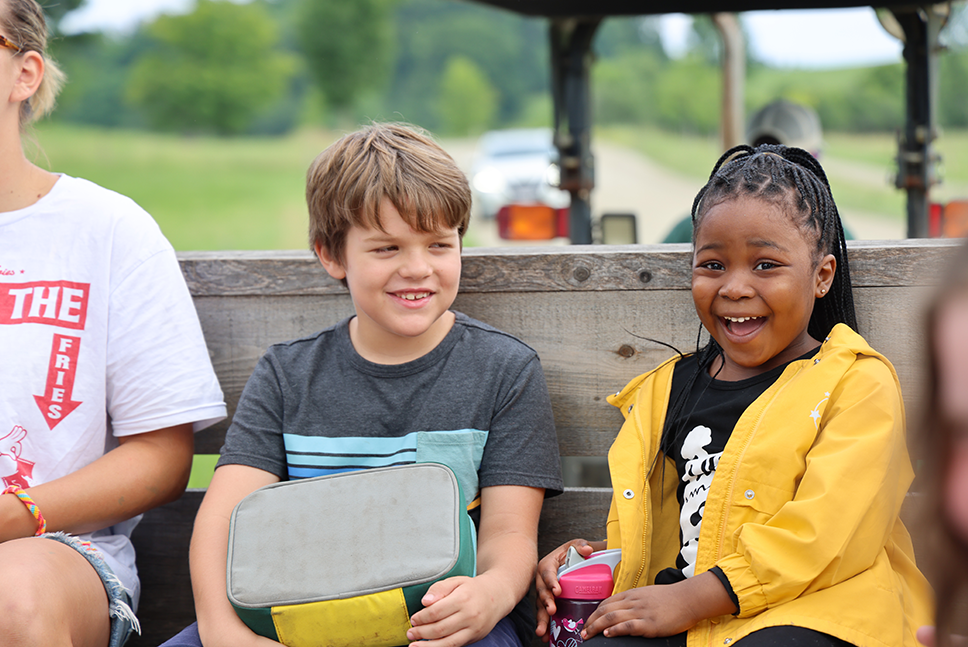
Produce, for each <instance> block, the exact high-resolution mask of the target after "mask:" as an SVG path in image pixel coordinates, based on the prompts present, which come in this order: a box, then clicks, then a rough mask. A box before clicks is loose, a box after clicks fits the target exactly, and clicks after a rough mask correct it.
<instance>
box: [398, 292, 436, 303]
mask: <svg viewBox="0 0 968 647" xmlns="http://www.w3.org/2000/svg"><path fill="white" fill-rule="evenodd" d="M428 296H430V293H429V292H420V293H413V292H411V293H408V294H401V295H400V297H401V298H403V299H406V300H407V301H416V300H417V299H423V298H425V297H428Z"/></svg>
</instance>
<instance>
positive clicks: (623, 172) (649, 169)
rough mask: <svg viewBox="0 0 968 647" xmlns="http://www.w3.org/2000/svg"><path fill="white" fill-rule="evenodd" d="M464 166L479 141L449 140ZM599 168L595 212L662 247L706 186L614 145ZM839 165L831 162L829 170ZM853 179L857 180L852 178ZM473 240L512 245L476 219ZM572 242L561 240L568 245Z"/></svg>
mask: <svg viewBox="0 0 968 647" xmlns="http://www.w3.org/2000/svg"><path fill="white" fill-rule="evenodd" d="M441 143H442V145H443V146H444V148H445V149H446V150H447V152H449V153H450V154H451V155H452V156H453V157H454V159H455V160H456V161H457V163H458V165H460V167H461V168H462V169H464V171H465V172H467V171H469V169H470V166H471V161H472V159H473V155H474V146H475V141H474V140H444V141H443V142H441ZM593 153H594V155H595V166H596V177H595V181H596V186H595V190H594V191H593V193H592V212H593V213H594V214H596V215H600V214H602V213H634V214H636V216H637V219H638V234H639V242H640V243H658V242H661V241H662V239H663V238H664V237H665V236H666V234H667V233H668V232H669V230H670V229H672V227H673V225H675V223H676V222H678V221H679V219H680V218H682V217H684V216H685V215H687V214H688V213H689V209H690V207H691V206H692V201H693V198H695V195H696V192H697V191H698V190H699V189H700V187H701V186H702V184H701V182H700V181H698V180H696V179H694V178H690V177H686V176H682V175H678V174H676V173H674V172H671V171H669V170H667V169H664V168H662V167H661V166H659V165H658V164H656V163H655V162H653V161H652V160H650V159H649V158H647V157H645V156H644V155H642V154H640V153H638V152H636V151H633V150H631V149H628V148H624V147H622V146H618V145H615V144H612V143H608V142H596V143H595V144H594V145H593ZM831 163H833V160H828V161H827V162H825V167H826V166H829V165H830V164H831ZM834 166H836V169H834V168H831V169H830V171H831V172H848V171H849V170H850V169H849V168H847V167H849V166H850V165H849V164H847V163H843V162H839V163H834ZM856 175H858V177H857V178H854V179H855V181H862V180H863V181H865V182H870V183H882V184H883V183H884V182H886V180H885V179H884V178H883V177H881V176H880V175H877V176H876V177H875V175H876V174H873V175H872V174H870V173H867V174H866V175H864V174H863V173H862V172H858V173H856ZM852 177H853V176H852ZM843 216H844V219H845V220H846V221H847V223H848V226H849V228H850V229H851V231H852V232H853V233H854V236H855V237H856V238H859V239H898V238H903V237H904V231H905V228H904V223H903V222H902V221H900V220H898V221H892V220H887V219H884V218H883V217H880V216H878V215H873V214H868V213H863V212H856V211H847V212H844V213H843ZM469 238H470V239H471V240H473V241H475V242H476V244H478V245H480V246H484V247H494V246H503V245H508V244H509V242H508V241H504V240H501V239H500V238H499V237H498V235H497V228H496V225H495V224H494V222H493V221H486V220H480V219H475V221H472V222H471V226H470V231H469ZM565 242H566V241H556V243H558V244H565Z"/></svg>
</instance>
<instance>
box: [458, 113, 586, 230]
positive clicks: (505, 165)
mask: <svg viewBox="0 0 968 647" xmlns="http://www.w3.org/2000/svg"><path fill="white" fill-rule="evenodd" d="M557 159H558V150H557V149H556V148H555V146H554V143H553V142H552V132H551V129H549V128H533V129H509V130H492V131H490V132H488V133H485V134H484V135H482V136H481V139H480V141H479V142H478V149H477V153H476V155H475V158H474V163H473V166H472V168H471V178H470V182H471V192H472V194H473V199H474V210H475V213H477V214H479V215H480V216H481V217H483V218H494V217H495V216H496V215H497V212H498V211H499V210H500V209H501V207H503V206H505V205H509V204H543V205H547V206H549V207H552V208H554V209H562V208H566V207H568V205H569V204H570V203H571V196H570V195H569V194H568V192H567V191H562V190H561V189H559V188H558V180H559V177H560V172H559V169H558V164H557Z"/></svg>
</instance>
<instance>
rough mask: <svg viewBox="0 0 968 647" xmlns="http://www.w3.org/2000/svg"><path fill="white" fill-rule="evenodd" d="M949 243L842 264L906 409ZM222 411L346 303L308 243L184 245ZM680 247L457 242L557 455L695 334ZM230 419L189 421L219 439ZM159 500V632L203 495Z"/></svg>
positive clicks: (603, 501)
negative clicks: (210, 248) (533, 364)
mask: <svg viewBox="0 0 968 647" xmlns="http://www.w3.org/2000/svg"><path fill="white" fill-rule="evenodd" d="M954 245H955V243H953V242H950V241H938V240H931V241H890V242H884V243H879V242H853V243H851V244H850V262H851V278H852V281H853V285H854V298H855V302H856V308H857V318H858V326H859V328H860V332H861V333H862V334H863V335H864V336H865V337H866V339H867V340H868V341H869V342H870V343H871V345H872V346H874V347H875V348H877V349H878V350H880V351H881V352H883V353H884V354H885V355H887V356H888V357H889V358H890V359H891V360H892V362H893V363H894V365H895V367H896V369H897V371H898V374H899V375H900V378H901V383H902V387H903V389H904V393H905V402H906V405H907V408H908V415H909V420H916V416H917V412H918V411H919V404H920V402H921V400H922V398H923V387H922V385H923V379H922V376H923V367H922V358H923V353H924V350H925V349H924V343H923V338H924V334H923V332H924V331H923V323H922V320H921V313H922V309H923V304H924V302H925V300H926V299H927V298H928V296H929V295H930V293H931V290H930V289H929V288H930V285H931V284H932V283H933V282H934V281H935V280H936V279H937V276H938V274H939V272H940V271H942V269H943V268H944V266H945V262H946V259H947V257H949V256H950V254H951V251H952V250H953V247H954ZM180 260H181V264H182V269H183V271H184V273H185V276H186V279H187V281H188V285H189V288H190V290H191V292H192V295H193V297H194V300H195V305H196V308H197V309H198V314H199V317H200V319H201V323H202V328H203V330H204V332H205V337H206V340H207V342H208V346H209V350H210V352H211V356H212V361H213V363H214V366H215V370H216V372H217V373H218V376H219V380H220V382H221V385H222V389H223V391H224V392H225V397H226V402H227V403H228V405H229V414H230V416H231V414H232V413H233V412H234V409H235V405H236V404H237V402H238V399H239V395H240V394H241V391H242V387H243V386H244V385H245V382H246V380H247V379H248V376H249V374H250V373H251V371H252V368H253V367H254V366H255V363H256V361H257V360H258V359H259V357H260V356H261V355H262V353H263V352H264V350H265V349H266V347H268V346H269V345H270V344H273V343H275V342H279V341H284V340H287V339H293V338H296V337H300V336H303V335H306V334H309V333H312V332H315V331H317V330H319V329H321V328H324V327H326V326H329V325H331V324H334V323H336V322H338V321H339V320H341V319H343V318H344V317H347V316H350V315H351V314H352V313H353V306H352V302H351V300H350V297H349V295H348V293H347V292H346V290H345V288H343V286H342V285H341V284H340V283H339V282H337V281H334V280H332V279H330V278H329V277H328V276H327V275H326V273H325V272H324V271H323V269H322V267H321V266H320V265H319V263H318V262H317V261H316V260H315V258H314V257H313V256H312V255H311V254H309V253H308V252H211V253H209V252H193V253H182V254H180ZM690 274H691V252H690V248H689V246H688V245H656V246H634V247H585V246H581V247H554V248H502V249H487V250H477V249H469V250H466V251H465V253H464V261H463V271H462V276H461V290H460V294H459V295H458V297H457V301H456V303H455V304H454V308H455V309H457V310H460V311H462V312H464V313H466V314H468V315H470V316H471V317H474V318H476V319H480V320H482V321H485V322H487V323H489V324H492V325H494V326H496V327H498V328H500V329H502V330H505V331H507V332H509V333H511V334H513V335H516V336H517V337H519V338H520V339H522V340H523V341H525V342H526V343H528V344H529V345H530V346H532V347H533V348H534V349H535V350H536V351H537V352H538V354H539V355H540V357H541V361H542V365H543V367H544V372H545V376H546V378H547V381H548V388H549V390H550V393H551V399H552V406H553V408H554V414H555V424H556V427H557V431H558V443H559V448H560V454H561V455H562V456H603V455H605V454H606V452H607V451H608V447H609V445H610V444H611V442H612V439H613V438H614V437H615V434H616V433H617V432H618V429H619V427H620V426H621V422H622V417H621V414H620V413H619V412H618V411H617V410H616V409H614V408H613V407H611V406H610V405H608V404H607V403H606V402H605V396H606V395H608V394H610V393H613V392H615V391H617V390H618V389H620V388H621V387H622V386H624V385H625V384H626V382H628V381H629V380H630V379H631V378H633V377H635V376H636V375H639V374H640V373H644V372H645V371H648V370H649V369H651V368H653V367H654V366H656V365H657V364H658V363H659V362H661V361H662V360H664V359H666V358H667V357H669V356H670V355H671V354H672V351H670V350H669V349H668V348H666V347H664V346H662V345H660V344H657V343H654V342H652V341H649V339H647V338H650V339H653V340H658V341H661V342H664V343H667V344H671V345H672V346H675V347H676V348H678V349H680V350H682V351H689V350H693V349H695V347H696V336H697V333H698V331H699V321H698V318H697V317H696V314H695V310H694V308H693V304H692V298H691V294H690V292H689V283H690ZM227 428H228V423H227V421H226V422H223V423H220V424H219V425H216V426H214V427H213V428H211V429H208V430H205V431H203V432H201V433H199V434H198V435H197V439H196V450H195V451H196V453H199V454H214V453H218V450H219V448H220V447H221V445H222V440H223V438H224V435H225V430H226V429H227ZM202 494H203V493H202V492H201V491H190V492H188V493H186V495H185V496H183V497H182V499H181V500H179V501H177V502H175V503H173V504H170V505H168V506H164V507H163V508H160V509H157V510H154V511H152V512H150V513H148V514H147V515H146V516H145V520H144V521H143V522H142V524H141V525H140V526H139V527H138V529H137V530H136V534H135V543H136V546H137V549H138V564H139V569H140V571H141V576H142V584H143V593H142V603H141V609H140V612H139V616H140V617H141V619H142V623H143V625H144V632H145V634H144V636H143V637H142V638H141V639H139V640H138V641H136V642H135V643H134V644H136V645H157V644H159V643H160V642H161V641H162V640H164V639H166V638H168V637H170V636H171V635H173V634H174V633H176V632H177V631H178V630H180V629H181V628H182V627H183V626H185V625H186V624H188V623H190V622H191V621H192V620H193V619H194V611H193V607H192V599H191V589H190V587H189V583H188V568H187V546H188V539H189V536H190V533H191V523H192V519H193V518H194V513H195V510H197V507H198V503H199V501H200V500H201V496H202ZM610 495H611V493H610V491H609V490H608V489H607V488H571V489H569V490H568V491H567V492H566V493H565V494H564V495H563V496H561V497H558V498H555V499H550V500H549V501H548V502H546V504H545V509H544V511H543V513H542V521H541V527H540V531H539V532H540V537H539V539H540V550H541V552H542V554H543V553H544V552H546V551H548V550H550V549H551V548H554V547H555V546H557V545H559V544H560V543H561V542H563V541H565V540H567V539H571V538H573V537H586V538H589V539H596V538H603V537H604V534H605V533H604V523H605V514H606V512H607V509H608V501H609V498H610Z"/></svg>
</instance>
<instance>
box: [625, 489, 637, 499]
mask: <svg viewBox="0 0 968 647" xmlns="http://www.w3.org/2000/svg"><path fill="white" fill-rule="evenodd" d="M622 496H624V497H625V498H626V499H632V498H635V492H633V491H632V490H625V491H624V492H622Z"/></svg>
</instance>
